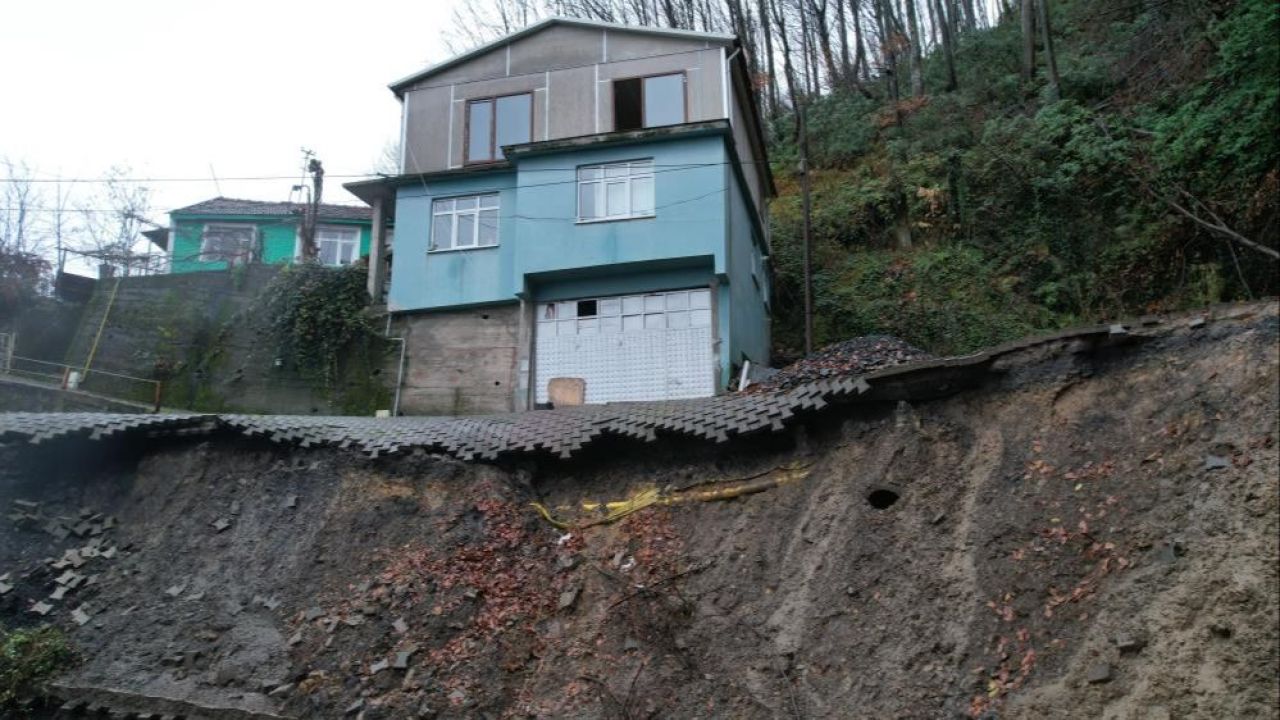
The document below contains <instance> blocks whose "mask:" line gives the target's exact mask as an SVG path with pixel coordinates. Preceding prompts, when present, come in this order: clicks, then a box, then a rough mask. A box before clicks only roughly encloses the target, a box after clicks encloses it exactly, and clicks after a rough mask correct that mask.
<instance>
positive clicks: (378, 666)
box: [369, 658, 391, 675]
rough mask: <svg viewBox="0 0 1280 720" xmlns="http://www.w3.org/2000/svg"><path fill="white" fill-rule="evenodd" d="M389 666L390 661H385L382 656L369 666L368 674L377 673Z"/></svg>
mask: <svg viewBox="0 0 1280 720" xmlns="http://www.w3.org/2000/svg"><path fill="white" fill-rule="evenodd" d="M389 667H391V663H389V662H387V661H386V659H385V658H384V659H382V660H379V661H378V662H376V663H374V664H372V665H370V666H369V674H370V675H377V674H378V673H380V672H382V671H383V670H386V669H387V668H389Z"/></svg>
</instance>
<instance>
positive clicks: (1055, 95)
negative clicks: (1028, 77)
mask: <svg viewBox="0 0 1280 720" xmlns="http://www.w3.org/2000/svg"><path fill="white" fill-rule="evenodd" d="M1036 5H1037V6H1039V8H1040V34H1041V35H1042V36H1043V37H1044V60H1045V67H1046V68H1047V69H1048V70H1049V99H1050V100H1052V101H1053V102H1058V101H1059V100H1061V99H1062V82H1061V79H1060V78H1059V77H1058V56H1057V55H1056V54H1055V53H1054V51H1053V29H1052V26H1051V25H1050V24H1049V0H1036Z"/></svg>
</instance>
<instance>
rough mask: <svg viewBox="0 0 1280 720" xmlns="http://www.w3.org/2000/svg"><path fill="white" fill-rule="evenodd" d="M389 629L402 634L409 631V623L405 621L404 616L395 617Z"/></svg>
mask: <svg viewBox="0 0 1280 720" xmlns="http://www.w3.org/2000/svg"><path fill="white" fill-rule="evenodd" d="M391 629H392V630H395V631H396V634H398V635H403V634H405V633H407V632H409V623H407V622H405V621H404V618H396V621H395V622H393V623H391Z"/></svg>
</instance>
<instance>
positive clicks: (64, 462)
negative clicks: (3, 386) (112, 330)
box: [0, 303, 1280, 720]
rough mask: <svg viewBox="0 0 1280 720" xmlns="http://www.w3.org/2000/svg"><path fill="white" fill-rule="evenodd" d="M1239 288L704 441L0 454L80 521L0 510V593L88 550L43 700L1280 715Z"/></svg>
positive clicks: (1272, 590) (1267, 517) (58, 604)
mask: <svg viewBox="0 0 1280 720" xmlns="http://www.w3.org/2000/svg"><path fill="white" fill-rule="evenodd" d="M1227 314H1228V315H1234V317H1231V318H1225V319H1222V320H1217V321H1214V322H1211V323H1209V324H1208V325H1207V326H1204V327H1200V328H1192V327H1190V326H1189V324H1188V323H1187V322H1185V321H1180V322H1175V323H1172V324H1171V325H1170V329H1169V330H1168V331H1167V332H1164V333H1161V334H1160V335H1158V336H1157V337H1155V338H1153V339H1150V340H1148V341H1146V342H1145V343H1140V344H1135V345H1132V346H1129V347H1125V348H1113V349H1109V350H1104V351H1097V350H1090V349H1089V348H1088V347H1086V346H1082V345H1080V344H1073V343H1072V342H1070V341H1066V342H1062V343H1057V344H1053V345H1050V346H1042V347H1037V348H1033V349H1030V350H1027V351H1025V352H1024V353H1022V354H1021V355H1019V356H1017V357H1013V358H1006V359H1004V360H1002V361H1001V363H1002V367H1001V368H999V369H1000V370H1002V372H1000V373H998V374H996V375H994V376H993V378H992V379H991V380H990V381H989V382H987V383H986V384H985V385H984V386H983V387H981V388H978V389H975V390H968V391H965V392H963V393H960V394H957V395H954V396H951V397H946V398H942V399H938V400H933V401H929V402H920V403H916V404H914V405H909V404H906V403H899V404H897V405H894V404H883V405H877V406H872V407H861V408H857V409H844V410H834V411H828V412H824V413H821V414H818V415H815V416H813V417H812V418H811V420H810V421H809V422H808V423H807V424H805V425H804V426H803V427H800V428H798V429H795V430H793V431H788V432H786V433H778V434H774V435H764V436H757V437H755V438H753V439H750V440H744V441H738V442H734V443H730V444H729V445H722V446H716V447H710V446H705V445H699V444H694V443H674V442H665V441H663V442H658V443H654V444H647V445H645V444H639V443H624V442H620V441H619V442H613V443H609V444H605V445H602V446H600V447H598V448H597V449H596V450H595V451H594V452H592V453H589V454H588V455H586V456H584V457H582V458H580V459H577V460H574V461H572V462H567V463H566V462H551V461H540V462H536V463H535V462H527V463H524V464H521V465H518V466H489V465H481V464H467V463H462V462H458V461H454V460H448V459H444V458H439V457H430V456H426V455H420V456H416V457H406V458H399V459H383V460H378V461H369V460H366V459H363V458H360V457H358V456H355V455H353V454H350V453H346V452H343V451H339V450H304V449H294V448H287V447H282V446H278V445H266V444H254V443H253V442H251V441H247V440H245V439H243V438H239V437H232V436H230V435H228V436H216V437H213V438H210V439H204V440H181V439H170V440H154V441H151V442H150V443H148V444H144V445H132V446H128V447H125V446H122V445H120V444H103V443H98V444H86V443H79V444H76V443H70V442H68V443H66V444H64V445H55V446H54V447H53V450H52V451H50V452H33V451H31V450H28V449H24V448H8V449H0V453H3V454H0V468H3V470H0V473H2V474H0V477H2V478H3V482H0V502H2V503H3V506H4V507H5V508H6V510H7V509H8V508H9V507H10V505H11V503H12V501H13V500H14V499H24V500H30V501H38V502H41V503H43V505H42V506H41V508H40V510H39V511H38V512H39V514H40V515H41V516H42V517H44V518H52V517H55V516H58V515H65V516H67V517H68V518H69V520H68V522H67V524H70V525H73V526H75V525H77V523H79V522H81V518H80V517H79V515H80V512H79V510H80V508H82V507H83V508H86V510H87V512H86V513H85V515H86V517H85V518H84V521H85V522H87V523H88V526H87V527H82V528H81V529H83V530H85V531H86V536H85V537H84V538H77V537H76V536H75V535H72V536H71V537H68V538H67V539H65V540H59V539H57V537H56V536H54V535H50V534H49V533H47V532H45V531H44V530H41V529H40V527H39V526H31V525H32V524H31V523H30V522H26V523H24V524H25V525H27V527H24V528H17V527H14V526H13V525H12V524H10V523H5V524H4V525H3V528H2V529H0V575H2V574H3V573H4V572H5V571H9V572H10V573H11V575H12V577H13V578H14V584H15V588H14V589H13V590H12V591H11V592H9V593H7V594H4V595H0V619H3V621H4V622H6V623H12V622H33V621H36V620H39V618H38V617H37V616H35V615H34V614H32V613H31V612H29V610H28V608H29V607H30V605H31V603H32V602H34V601H36V600H43V599H45V598H46V597H47V596H48V594H49V592H50V591H51V590H52V589H53V588H55V587H56V586H57V584H58V583H57V582H56V580H55V579H56V578H58V577H60V576H61V575H62V573H64V572H66V570H67V569H70V570H74V571H75V572H77V573H79V574H82V575H85V576H86V577H87V576H89V575H95V576H96V577H95V581H94V582H93V583H92V584H89V585H87V586H86V585H81V586H80V587H78V588H76V589H75V590H73V591H71V592H70V593H69V594H67V595H66V597H64V598H63V599H62V600H58V601H50V605H51V606H52V608H53V609H52V610H51V612H50V614H49V616H48V617H49V618H51V619H52V620H53V621H54V622H57V623H59V624H62V625H64V626H66V627H68V628H69V632H70V633H71V637H72V639H73V640H74V642H75V643H76V644H77V645H78V646H79V648H80V649H81V651H82V653H83V662H82V664H81V665H80V666H78V667H77V668H76V669H74V670H72V671H71V672H69V673H67V675H66V676H64V677H63V678H61V683H62V684H63V685H64V687H65V688H69V689H64V690H63V691H62V692H63V694H64V695H65V696H74V695H75V694H76V693H80V694H81V695H87V694H89V690H88V689H91V688H110V689H114V690H118V691H124V692H126V693H132V694H136V695H138V696H139V697H137V698H135V699H134V701H135V702H136V703H140V704H145V703H146V702H147V700H146V699H145V698H144V697H141V696H159V697H166V698H176V699H180V700H184V701H187V702H189V703H192V705H191V707H192V708H194V707H195V705H197V704H198V705H200V706H204V707H205V708H240V709H243V710H248V711H255V712H259V713H264V714H266V713H274V714H280V715H285V716H292V717H317V718H322V717H323V718H330V717H339V716H342V715H343V714H344V713H345V712H348V711H349V712H350V715H351V716H352V717H354V716H357V715H358V714H361V713H362V714H363V716H364V717H365V718H375V717H383V718H401V717H439V718H486V717H493V718H498V717H545V718H643V717H655V718H656V717H661V718H863V717H866V718H951V717H956V718H959V717H988V718H996V717H999V718H1079V717H1102V718H1116V719H1126V720H1127V719H1130V718H1133V719H1136V720H1143V719H1147V718H1151V719H1155V718H1224V717H1251V718H1252V717H1262V718H1268V717H1280V711H1277V706H1276V702H1277V697H1278V693H1280V685H1278V682H1280V681H1278V680H1277V678H1278V677H1280V651H1278V649H1277V648H1278V644H1280V630H1278V626H1280V587H1278V583H1280V575H1278V565H1280V540H1278V538H1280V494H1278V492H1280V489H1278V486H1277V477H1278V474H1280V468H1278V466H1277V450H1276V440H1277V433H1278V432H1280V428H1278V427H1277V408H1278V403H1280V398H1278V396H1277V385H1278V382H1280V376H1278V371H1277V367H1278V363H1280V358H1278V357H1277V342H1278V340H1280V328H1278V325H1277V311H1276V305H1275V304H1274V303H1267V304H1259V305H1254V306H1249V307H1245V308H1241V309H1238V310H1235V311H1232V312H1230V313H1227ZM652 489H658V490H660V491H663V494H662V495H661V496H660V497H663V498H665V499H666V501H665V502H659V503H656V504H653V505H649V506H647V507H640V506H643V505H644V503H645V502H646V501H648V500H652V498H653V497H654V496H653V495H652V494H650V495H645V494H642V493H643V491H645V490H652ZM717 494H718V496H724V495H736V497H734V498H731V499H713V498H714V497H716V496H717ZM628 498H633V499H637V498H638V500H639V501H638V502H636V503H634V504H633V505H632V506H623V507H619V506H613V507H612V508H593V509H588V508H584V507H583V503H584V502H587V503H591V502H609V501H622V500H626V499H628ZM534 500H537V501H540V502H541V503H543V504H544V505H545V506H546V508H547V509H548V513H549V515H550V516H551V517H552V518H554V519H555V520H557V521H560V522H562V523H565V524H568V525H575V527H573V528H557V527H555V526H553V525H552V523H551V522H549V521H548V519H547V518H545V517H544V516H543V515H542V514H540V513H539V512H537V511H536V510H535V509H533V508H532V507H531V506H530V504H529V503H530V502H531V501H534ZM890 501H892V503H891V504H888V505H887V507H877V506H884V505H886V504H887V503H889V502H890ZM635 507H639V509H637V510H636V511H635V512H632V513H630V514H626V515H625V516H623V517H620V518H619V519H617V520H616V521H614V522H609V523H606V522H603V519H604V517H605V513H607V512H609V510H610V509H612V510H613V511H615V512H618V513H623V512H626V511H627V510H630V509H633V508H635ZM94 513H102V515H103V517H101V518H95V517H94ZM110 517H114V518H115V519H116V520H117V521H118V526H117V527H114V528H111V527H106V528H102V529H101V531H100V534H99V535H97V537H101V538H103V540H101V541H98V543H99V545H98V547H99V550H95V551H90V553H88V554H89V555H94V554H99V555H100V554H101V552H100V550H101V549H102V548H107V549H109V548H111V547H115V548H117V551H116V553H115V554H114V556H113V557H110V558H104V557H100V556H99V557H91V558H89V559H87V560H84V561H83V564H82V565H81V567H79V568H74V567H69V568H65V569H61V568H60V569H52V568H50V567H49V566H48V564H47V563H46V562H44V561H45V560H46V559H50V558H53V559H56V558H59V557H62V555H63V552H64V550H66V549H67V548H72V547H82V546H85V545H86V544H89V543H90V542H91V541H92V538H93V537H95V536H94V535H93V532H94V530H95V528H94V527H93V525H94V524H95V523H96V524H97V525H99V526H102V525H103V524H104V523H105V524H111V521H110V519H109V518H110ZM219 521H224V522H225V523H226V525H225V529H222V530H219V528H220V527H223V522H219ZM215 523H217V524H216V525H215ZM586 523H594V524H592V525H591V526H590V527H583V526H582V525H584V524H586ZM82 604H83V606H84V610H85V611H86V613H87V614H88V615H89V616H90V617H89V618H88V620H87V622H85V623H84V624H83V625H78V624H76V622H75V621H74V620H73V618H72V615H71V610H72V609H74V608H78V607H81V605H82ZM82 619H83V617H82ZM410 651H411V652H410ZM397 653H407V654H402V655H399V656H397ZM397 661H399V662H397ZM384 663H385V665H386V666H385V667H384V666H383V665H384ZM396 665H404V666H405V667H403V668H401V667H396ZM188 715H189V716H190V717H223V716H229V715H226V714H225V713H221V712H220V711H218V710H213V709H206V710H188Z"/></svg>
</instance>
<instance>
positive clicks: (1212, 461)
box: [1204, 455, 1231, 470]
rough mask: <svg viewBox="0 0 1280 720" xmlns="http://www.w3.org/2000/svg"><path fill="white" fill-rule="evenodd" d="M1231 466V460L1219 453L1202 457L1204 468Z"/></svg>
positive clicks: (1221, 468)
mask: <svg viewBox="0 0 1280 720" xmlns="http://www.w3.org/2000/svg"><path fill="white" fill-rule="evenodd" d="M1229 467H1231V461H1230V460H1228V459H1226V458H1224V457H1222V456H1220V455H1209V456H1207V457H1205V459H1204V469H1205V470H1225V469H1227V468H1229Z"/></svg>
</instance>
